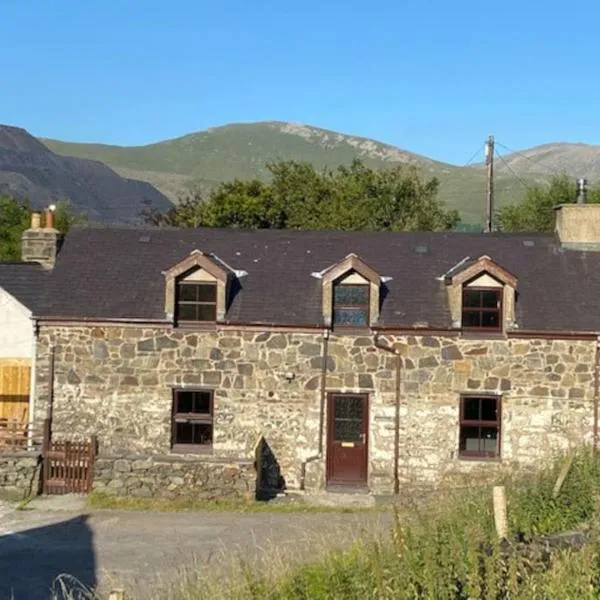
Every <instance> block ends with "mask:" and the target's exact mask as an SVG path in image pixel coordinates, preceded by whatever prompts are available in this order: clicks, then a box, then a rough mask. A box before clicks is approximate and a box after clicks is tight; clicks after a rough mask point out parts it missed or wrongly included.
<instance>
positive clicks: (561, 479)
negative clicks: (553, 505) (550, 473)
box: [552, 452, 575, 498]
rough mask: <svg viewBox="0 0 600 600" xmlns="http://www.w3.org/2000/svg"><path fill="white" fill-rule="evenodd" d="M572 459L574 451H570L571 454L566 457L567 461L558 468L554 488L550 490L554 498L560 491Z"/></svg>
mask: <svg viewBox="0 0 600 600" xmlns="http://www.w3.org/2000/svg"><path fill="white" fill-rule="evenodd" d="M573 460H575V452H571V454H570V455H569V457H568V458H567V461H566V462H565V464H564V465H563V468H562V469H561V470H560V473H559V474H558V478H557V480H556V483H555V484H554V489H553V490H552V498H556V497H557V496H558V494H559V493H560V490H561V488H562V486H563V483H564V482H565V479H566V478H567V475H568V474H569V471H570V470H571V466H572V464H573Z"/></svg>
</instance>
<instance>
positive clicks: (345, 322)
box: [333, 283, 369, 327]
mask: <svg viewBox="0 0 600 600" xmlns="http://www.w3.org/2000/svg"><path fill="white" fill-rule="evenodd" d="M333 324H334V325H341V326H349V327H365V326H366V325H368V324H369V286H368V285H365V284H356V285H355V284H344V283H340V284H337V285H335V286H334V288H333Z"/></svg>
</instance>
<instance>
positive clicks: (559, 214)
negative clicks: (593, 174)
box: [554, 179, 600, 252]
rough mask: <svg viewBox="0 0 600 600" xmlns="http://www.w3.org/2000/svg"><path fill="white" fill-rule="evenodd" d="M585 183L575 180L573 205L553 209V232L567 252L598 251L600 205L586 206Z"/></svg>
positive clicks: (599, 242) (599, 248) (560, 205)
mask: <svg viewBox="0 0 600 600" xmlns="http://www.w3.org/2000/svg"><path fill="white" fill-rule="evenodd" d="M586 201H587V181H586V180H585V179H578V180H577V198H576V203H574V204H559V205H558V206H555V207H554V211H555V213H556V220H555V225H554V231H555V232H556V234H557V235H558V238H559V240H560V244H561V246H563V248H566V249H567V250H589V251H592V252H598V251H600V204H587V202H586Z"/></svg>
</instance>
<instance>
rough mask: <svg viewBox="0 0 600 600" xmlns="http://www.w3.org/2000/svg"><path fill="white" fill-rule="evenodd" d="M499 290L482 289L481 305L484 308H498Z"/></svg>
mask: <svg viewBox="0 0 600 600" xmlns="http://www.w3.org/2000/svg"><path fill="white" fill-rule="evenodd" d="M498 295H499V294H498V292H494V291H488V290H486V291H482V292H481V306H483V308H498Z"/></svg>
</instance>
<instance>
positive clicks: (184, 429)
mask: <svg viewBox="0 0 600 600" xmlns="http://www.w3.org/2000/svg"><path fill="white" fill-rule="evenodd" d="M176 427H177V429H176V433H175V442H176V443H177V444H192V443H193V441H194V425H193V424H192V423H176Z"/></svg>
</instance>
